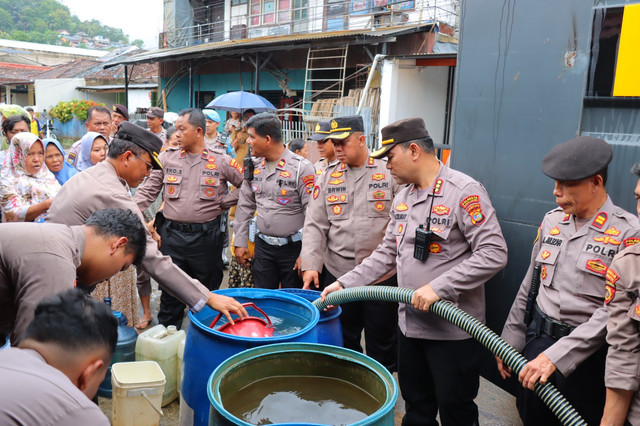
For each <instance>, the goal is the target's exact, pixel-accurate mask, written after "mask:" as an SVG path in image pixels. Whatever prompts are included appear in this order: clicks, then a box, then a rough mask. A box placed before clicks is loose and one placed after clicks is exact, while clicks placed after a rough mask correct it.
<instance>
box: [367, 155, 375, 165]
mask: <svg viewBox="0 0 640 426" xmlns="http://www.w3.org/2000/svg"><path fill="white" fill-rule="evenodd" d="M368 164H369V165H370V166H373V165H374V164H375V161H374V159H373V157H369V160H368Z"/></svg>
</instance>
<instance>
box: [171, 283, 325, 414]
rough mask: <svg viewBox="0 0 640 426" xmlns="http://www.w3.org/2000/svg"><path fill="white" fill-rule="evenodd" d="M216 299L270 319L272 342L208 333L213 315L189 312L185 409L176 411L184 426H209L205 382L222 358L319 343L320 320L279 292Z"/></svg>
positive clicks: (240, 292) (235, 291)
mask: <svg viewBox="0 0 640 426" xmlns="http://www.w3.org/2000/svg"><path fill="white" fill-rule="evenodd" d="M215 293H216V294H222V295H224V296H229V297H233V298H235V299H236V300H237V301H239V302H240V303H247V302H253V303H255V305H256V306H258V307H259V308H260V309H262V310H263V311H264V312H265V313H266V314H267V315H268V316H269V317H270V318H271V321H272V322H273V324H274V326H275V331H274V336H273V337H242V336H234V335H231V334H227V333H223V332H220V331H217V330H213V329H211V328H209V325H210V324H211V322H212V321H213V320H214V319H215V317H216V316H217V315H218V312H216V311H214V310H213V309H211V308H209V307H206V306H205V308H204V309H202V310H201V311H200V312H198V313H195V314H194V313H193V312H189V320H190V322H189V328H188V330H187V339H186V342H185V347H184V358H183V362H184V376H183V379H182V388H181V389H182V398H183V399H184V402H185V403H186V407H181V421H182V422H183V423H187V424H193V425H200V426H202V425H207V424H208V420H209V405H210V404H209V399H208V398H207V380H208V378H209V376H210V375H211V373H212V372H213V370H215V368H216V367H217V366H218V365H220V363H222V362H223V361H225V360H226V359H227V358H229V357H231V356H233V355H235V354H237V353H239V352H242V351H244V350H246V349H250V348H254V347H257V346H263V345H269V344H273V343H281V342H311V343H315V342H317V341H318V337H317V330H316V325H317V324H318V319H319V318H320V314H319V312H318V309H317V308H316V307H315V306H313V305H312V304H311V302H309V301H308V300H305V299H303V298H301V297H298V296H294V295H291V294H287V293H284V292H281V291H274V290H264V289H256V288H229V289H224V290H217V291H216V292H215ZM247 311H248V312H249V315H251V316H256V317H261V315H260V314H259V313H258V312H256V311H255V310H254V309H252V308H248V309H247ZM224 324H226V320H224V321H223V320H220V321H219V322H218V323H217V324H216V326H215V328H217V327H218V326H220V325H224ZM192 419H193V420H192Z"/></svg>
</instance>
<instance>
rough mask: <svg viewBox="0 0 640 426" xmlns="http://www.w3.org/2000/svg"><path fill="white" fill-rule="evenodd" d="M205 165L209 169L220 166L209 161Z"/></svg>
mask: <svg viewBox="0 0 640 426" xmlns="http://www.w3.org/2000/svg"><path fill="white" fill-rule="evenodd" d="M205 167H206V168H207V169H209V170H215V169H217V168H218V166H216V165H215V164H213V163H207V164H205Z"/></svg>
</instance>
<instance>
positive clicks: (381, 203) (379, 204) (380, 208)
mask: <svg viewBox="0 0 640 426" xmlns="http://www.w3.org/2000/svg"><path fill="white" fill-rule="evenodd" d="M373 208H374V209H376V211H379V212H381V211H383V210H384V201H378V202H376V203H375V204H374V205H373Z"/></svg>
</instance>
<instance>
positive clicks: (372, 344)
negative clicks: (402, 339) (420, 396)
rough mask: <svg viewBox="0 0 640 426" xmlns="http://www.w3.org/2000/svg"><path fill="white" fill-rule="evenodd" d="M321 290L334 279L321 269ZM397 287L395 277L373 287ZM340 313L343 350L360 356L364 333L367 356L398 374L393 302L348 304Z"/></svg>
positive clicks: (396, 312) (396, 326) (396, 313)
mask: <svg viewBox="0 0 640 426" xmlns="http://www.w3.org/2000/svg"><path fill="white" fill-rule="evenodd" d="M322 274H323V275H324V285H323V286H322V287H323V288H324V287H326V286H328V285H330V284H331V283H333V282H334V281H335V280H336V277H334V276H333V274H331V272H329V271H328V270H327V268H324V269H323V271H322ZM376 285H381V286H392V287H397V286H398V278H397V276H396V275H394V276H392V277H390V278H388V279H386V280H384V281H383V282H381V283H379V284H376ZM340 307H341V308H342V314H341V315H340V323H341V324H342V339H343V340H344V347H345V348H347V349H351V350H354V351H357V352H360V353H362V345H361V344H360V341H361V337H362V330H364V339H365V346H366V349H367V355H368V356H370V357H371V358H373V359H375V360H376V361H378V362H379V363H380V364H382V365H384V366H385V367H386V368H387V370H389V371H390V372H392V373H393V372H394V371H397V369H398V368H397V356H398V349H397V348H398V346H397V345H398V342H397V339H398V336H397V331H398V304H397V303H393V302H376V301H367V302H351V303H345V304H344V305H341V306H340Z"/></svg>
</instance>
